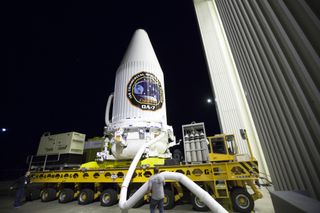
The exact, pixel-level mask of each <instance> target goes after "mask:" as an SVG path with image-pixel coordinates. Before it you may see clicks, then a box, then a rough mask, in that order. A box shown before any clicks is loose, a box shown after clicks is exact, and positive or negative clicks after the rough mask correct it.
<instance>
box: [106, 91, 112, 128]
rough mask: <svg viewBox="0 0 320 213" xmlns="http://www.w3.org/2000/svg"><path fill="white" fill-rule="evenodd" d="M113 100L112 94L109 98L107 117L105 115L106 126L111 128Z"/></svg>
mask: <svg viewBox="0 0 320 213" xmlns="http://www.w3.org/2000/svg"><path fill="white" fill-rule="evenodd" d="M112 100H113V93H111V94H110V95H109V98H108V102H107V106H106V115H105V122H106V125H107V126H109V124H110V118H109V116H110V106H111V102H112Z"/></svg>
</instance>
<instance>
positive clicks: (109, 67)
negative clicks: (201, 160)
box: [0, 0, 220, 169]
mask: <svg viewBox="0 0 320 213" xmlns="http://www.w3.org/2000/svg"><path fill="white" fill-rule="evenodd" d="M124 2H126V3H124ZM134 2H135V3H133V1H103V2H102V3H96V2H93V1H86V2H85V3H84V2H82V3H81V2H79V1H74V2H68V3H66V2H64V3H56V2H55V1H53V2H52V3H48V2H47V1H44V2H42V1H39V2H32V3H31V2H29V1H28V2H26V1H21V3H17V2H14V3H12V4H11V5H5V6H3V7H2V8H3V9H4V13H3V14H4V20H5V23H4V26H3V28H2V34H4V35H5V36H6V37H5V39H4V43H5V48H4V50H5V51H6V52H5V56H6V57H5V58H4V59H5V63H4V64H5V68H4V69H2V71H1V87H4V88H3V89H2V90H1V91H2V92H1V93H2V98H1V105H0V107H1V108H0V127H1V128H2V127H6V128H8V132H6V133H2V134H1V135H0V140H1V162H4V160H5V161H6V162H7V163H5V164H3V163H2V166H1V169H3V168H7V169H8V168H9V166H10V168H25V165H24V161H25V159H26V156H27V155H30V154H36V151H37V146H38V143H39V139H40V137H41V135H42V133H43V132H46V131H50V132H51V133H53V134H54V133H62V132H68V131H78V132H81V133H85V134H86V135H87V138H90V137H93V136H101V135H102V132H103V127H104V112H105V105H106V101H107V98H108V96H109V94H110V93H111V92H112V91H113V89H114V78H115V73H116V70H117V68H118V66H119V64H120V62H121V59H122V57H123V55H124V53H125V51H126V48H127V45H128V44H129V41H130V40H131V38H132V35H133V33H134V31H135V30H136V29H138V28H142V29H145V30H146V32H147V33H148V35H149V38H150V40H151V43H152V44H153V47H154V50H155V52H156V54H157V57H158V60H159V62H160V65H161V67H162V70H163V72H164V77H165V90H166V106H167V117H168V124H169V125H172V126H173V127H174V130H175V134H176V136H177V137H178V138H181V125H182V124H187V123H190V122H191V121H198V122H201V121H203V122H205V124H206V131H207V134H208V135H213V134H215V133H218V132H219V131H220V130H219V127H218V124H217V123H218V121H217V115H216V112H215V107H214V105H213V104H211V105H209V104H207V103H206V99H207V98H209V97H212V90H211V86H210V83H209V75H208V71H207V67H206V62H205V57H204V53H203V49H202V43H201V38H200V32H199V29H198V25H197V20H196V16H195V12H194V8H193V3H192V1H191V0H185V1H179V0H174V1H134ZM8 160H10V163H9V162H8Z"/></svg>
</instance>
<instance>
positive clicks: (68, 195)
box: [58, 188, 74, 203]
mask: <svg viewBox="0 0 320 213" xmlns="http://www.w3.org/2000/svg"><path fill="white" fill-rule="evenodd" d="M73 199H74V191H73V190H72V189H69V188H65V189H62V190H61V191H60V193H59V197H58V201H59V203H68V202H70V201H73Z"/></svg>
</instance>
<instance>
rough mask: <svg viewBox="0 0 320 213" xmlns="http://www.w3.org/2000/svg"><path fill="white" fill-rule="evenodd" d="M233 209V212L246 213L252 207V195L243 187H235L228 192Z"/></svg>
mask: <svg viewBox="0 0 320 213" xmlns="http://www.w3.org/2000/svg"><path fill="white" fill-rule="evenodd" d="M230 197H231V202H232V206H233V210H234V211H235V212H240V213H246V212H251V211H252V210H253V209H254V201H253V198H252V196H251V195H250V194H249V193H248V192H247V190H245V189H243V188H235V189H233V190H232V191H231V194H230Z"/></svg>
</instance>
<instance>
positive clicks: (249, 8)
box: [215, 0, 320, 200]
mask: <svg viewBox="0 0 320 213" xmlns="http://www.w3.org/2000/svg"><path fill="white" fill-rule="evenodd" d="M215 2H216V5H217V8H218V11H219V14H220V17H221V19H222V22H223V25H224V28H225V31H226V34H227V37H228V40H229V44H230V47H231V50H232V53H233V57H234V59H235V63H236V66H237V69H238V71H239V75H240V79H241V81H242V84H243V86H244V90H245V93H246V95H247V100H248V103H249V106H250V110H251V112H252V116H253V119H254V122H255V125H256V128H257V131H258V135H259V138H260V141H261V145H262V148H263V151H264V154H265V157H266V160H267V163H268V167H269V170H270V174H271V176H272V179H273V182H274V185H275V189H276V190H302V191H307V192H308V193H310V195H311V196H313V197H315V198H317V199H318V200H319V199H320V125H319V119H320V93H319V86H320V58H319V54H320V22H319V19H318V18H317V17H316V16H315V15H314V13H313V12H312V10H311V9H310V7H309V6H308V5H307V3H306V2H305V1H304V0H295V1H291V0H268V1H267V0H264V1H259V0H251V1H248V0H215Z"/></svg>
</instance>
